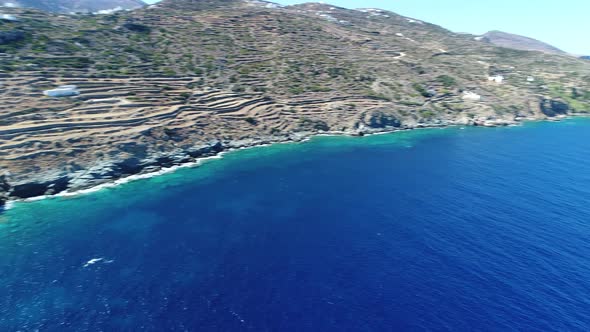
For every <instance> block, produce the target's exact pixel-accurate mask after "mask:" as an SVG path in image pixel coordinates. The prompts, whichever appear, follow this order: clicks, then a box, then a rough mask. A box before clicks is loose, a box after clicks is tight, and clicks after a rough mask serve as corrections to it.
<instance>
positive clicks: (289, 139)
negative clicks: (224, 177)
mask: <svg viewBox="0 0 590 332" xmlns="http://www.w3.org/2000/svg"><path fill="white" fill-rule="evenodd" d="M576 117H588V115H586V114H571V115H570V116H567V117H562V118H558V119H550V118H549V119H525V120H520V121H513V122H511V123H509V122H501V123H498V124H496V125H477V124H475V125H474V124H460V123H451V122H449V123H442V124H422V125H418V126H414V127H401V128H400V127H389V128H371V129H370V130H369V131H368V132H362V131H358V132H343V131H329V132H320V133H313V132H304V133H294V134H292V135H289V136H281V137H275V138H276V140H275V141H273V140H264V139H260V138H258V139H252V140H251V141H250V143H249V144H247V145H243V146H235V147H234V146H232V145H231V144H228V145H227V146H225V145H224V146H223V147H222V149H221V150H219V151H218V152H215V153H214V154H211V155H204V156H202V157H196V158H194V160H191V161H187V162H179V163H178V164H174V165H172V166H155V165H154V166H150V167H160V168H159V169H157V170H155V171H147V172H142V171H144V170H145V169H149V168H150V167H145V168H143V169H142V170H140V171H139V172H138V173H135V174H130V175H128V176H124V177H119V178H109V177H104V178H101V179H100V180H104V182H102V183H99V184H96V185H88V186H84V185H81V186H78V187H77V188H76V187H74V188H68V189H65V190H63V191H59V192H57V193H55V194H45V195H36V196H32V197H25V198H14V197H8V199H7V200H6V201H5V202H1V201H0V214H1V213H2V212H4V211H8V210H10V209H12V208H13V207H14V205H15V204H18V203H27V202H34V201H39V200H44V199H51V198H59V197H75V196H81V195H87V194H91V193H94V192H97V191H101V190H104V189H109V188H115V187H118V186H120V185H124V184H126V183H130V182H134V181H137V180H143V179H149V178H153V177H157V176H160V175H164V174H169V173H174V172H176V171H177V170H179V169H183V168H195V167H198V166H200V165H201V164H202V163H203V162H205V161H208V160H214V159H222V158H223V156H224V155H225V154H227V153H230V152H235V151H240V150H245V149H251V148H258V147H265V146H271V145H275V144H291V143H305V142H308V141H309V140H311V139H312V138H314V137H365V136H367V137H368V136H375V135H385V134H393V133H397V132H406V131H414V130H420V129H445V128H452V127H484V128H493V127H509V126H522V125H523V124H524V123H527V122H560V121H563V120H567V119H572V118H576ZM233 143H236V142H233Z"/></svg>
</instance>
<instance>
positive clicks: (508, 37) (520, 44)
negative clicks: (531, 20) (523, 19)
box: [478, 31, 566, 54]
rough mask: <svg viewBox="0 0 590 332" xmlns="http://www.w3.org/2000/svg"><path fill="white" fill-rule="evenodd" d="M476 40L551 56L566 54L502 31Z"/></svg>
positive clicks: (542, 43) (539, 42)
mask: <svg viewBox="0 0 590 332" xmlns="http://www.w3.org/2000/svg"><path fill="white" fill-rule="evenodd" d="M478 39H479V40H481V41H484V42H487V43H490V44H494V45H496V46H501V47H507V48H513V49H517V50H523V51H540V52H544V53H551V54H566V52H564V51H562V50H560V49H559V48H557V47H555V46H552V45H549V44H547V43H544V42H542V41H539V40H536V39H533V38H529V37H525V36H520V35H515V34H511V33H507V32H502V31H490V32H488V33H486V34H484V35H483V36H480V37H478Z"/></svg>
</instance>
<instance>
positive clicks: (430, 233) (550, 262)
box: [0, 119, 590, 331]
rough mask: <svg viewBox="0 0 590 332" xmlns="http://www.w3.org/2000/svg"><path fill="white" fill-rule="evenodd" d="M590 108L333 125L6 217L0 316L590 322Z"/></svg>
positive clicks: (299, 322) (332, 327)
mask: <svg viewBox="0 0 590 332" xmlns="http://www.w3.org/2000/svg"><path fill="white" fill-rule="evenodd" d="M589 157H590V119H576V120H570V121H566V122H562V123H531V124H527V125H525V126H523V127H512V128H493V129H489V128H465V129H460V128H449V129H444V130H441V129H433V130H420V131H413V132H403V133H395V134H388V135H380V136H372V137H365V138H343V137H320V138H316V139H313V140H312V141H311V142H308V143H303V144H282V145H275V146H271V147H263V148H255V149H250V150H244V151H239V152H235V153H230V154H228V155H226V156H225V158H224V159H222V160H216V161H211V162H208V163H206V164H204V165H203V166H201V167H198V168H194V169H182V170H179V171H177V172H175V173H172V174H167V175H164V176H160V177H156V178H152V179H148V180H140V181H136V182H132V183H129V184H126V185H123V186H120V187H116V188H113V189H106V190H103V191H100V192H96V193H93V194H89V195H83V196H76V197H73V198H55V199H48V200H42V201H36V202H31V203H19V204H16V206H15V207H14V208H12V209H10V210H8V211H6V212H5V213H3V214H2V215H0V282H1V283H2V286H1V287H0V331H17V330H20V331H35V330H39V331H138V330H147V331H185V330H186V331H196V330H199V331H589V330H590V162H589Z"/></svg>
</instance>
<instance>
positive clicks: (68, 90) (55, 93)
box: [43, 85, 80, 97]
mask: <svg viewBox="0 0 590 332" xmlns="http://www.w3.org/2000/svg"><path fill="white" fill-rule="evenodd" d="M43 94H44V95H46V96H47V97H71V96H77V95H79V94H80V91H78V87H77V86H75V85H61V86H59V87H58V88H57V89H52V90H45V91H43Z"/></svg>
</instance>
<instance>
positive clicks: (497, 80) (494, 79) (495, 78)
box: [488, 75, 504, 84]
mask: <svg viewBox="0 0 590 332" xmlns="http://www.w3.org/2000/svg"><path fill="white" fill-rule="evenodd" d="M488 81H490V82H495V83H498V84H502V83H503V82H504V76H502V75H496V76H490V77H488Z"/></svg>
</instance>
